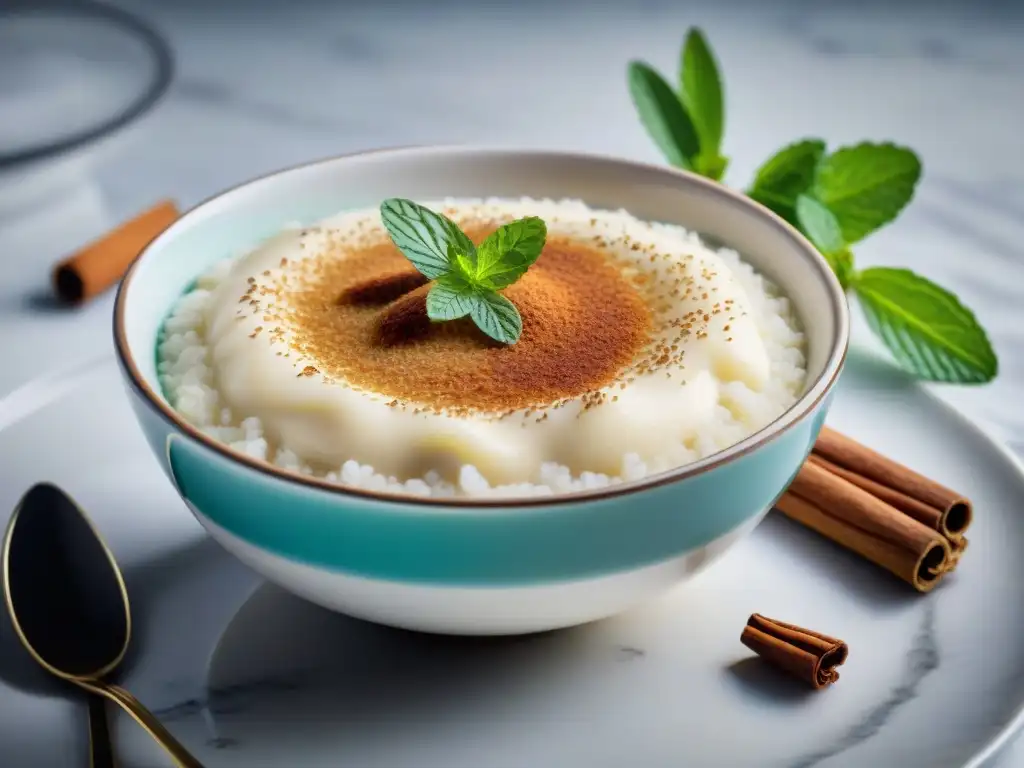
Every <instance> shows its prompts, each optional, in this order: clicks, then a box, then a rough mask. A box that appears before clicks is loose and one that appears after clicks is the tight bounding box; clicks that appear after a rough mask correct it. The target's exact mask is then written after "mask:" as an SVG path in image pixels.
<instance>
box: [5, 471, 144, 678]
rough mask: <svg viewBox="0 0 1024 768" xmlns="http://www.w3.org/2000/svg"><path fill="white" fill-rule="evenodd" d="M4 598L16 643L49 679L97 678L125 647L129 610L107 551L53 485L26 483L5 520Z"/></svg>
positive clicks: (88, 523)
mask: <svg viewBox="0 0 1024 768" xmlns="http://www.w3.org/2000/svg"><path fill="white" fill-rule="evenodd" d="M16 540H17V541H18V543H19V546H14V543H15V541H16ZM4 599H5V601H6V602H7V610H8V612H9V614H10V616H11V623H12V625H13V626H14V631H15V633H16V634H17V635H18V639H19V640H21V643H22V645H24V647H25V649H26V650H27V651H28V652H29V653H30V654H31V655H32V657H33V658H34V659H35V660H36V662H37V663H39V664H40V665H41V666H42V667H43V668H44V669H46V670H47V671H48V672H50V673H51V674H53V675H56V676H57V677H61V678H64V679H65V680H69V681H71V682H77V681H81V680H93V679H97V678H102V677H105V676H106V675H108V674H109V673H110V672H112V671H113V670H114V669H115V668H116V667H117V666H118V664H120V663H121V660H122V659H123V658H124V655H125V653H126V652H127V650H128V642H129V640H130V638H131V624H132V621H131V608H130V605H129V601H128V590H127V589H126V588H125V585H124V579H123V577H122V576H121V572H120V570H119V569H118V567H117V563H116V562H115V560H114V556H113V553H111V551H110V550H109V549H108V547H107V546H106V544H105V543H104V542H103V540H102V539H101V538H100V536H99V533H98V532H97V531H96V529H95V528H94V527H93V525H92V523H91V521H90V520H89V519H88V518H87V517H86V516H85V515H84V514H83V513H82V512H81V510H79V508H78V506H77V505H76V504H75V503H74V502H73V501H72V500H71V498H70V497H69V496H68V495H67V494H65V493H64V492H63V491H61V490H60V489H59V488H57V487H56V486H53V485H49V484H39V485H36V486H33V487H32V488H31V489H30V490H29V491H28V492H27V493H26V494H25V495H24V496H23V497H22V499H21V501H20V502H19V504H18V506H17V508H16V509H15V510H14V514H13V515H12V516H11V522H10V524H9V526H8V533H7V537H6V539H5V542H4Z"/></svg>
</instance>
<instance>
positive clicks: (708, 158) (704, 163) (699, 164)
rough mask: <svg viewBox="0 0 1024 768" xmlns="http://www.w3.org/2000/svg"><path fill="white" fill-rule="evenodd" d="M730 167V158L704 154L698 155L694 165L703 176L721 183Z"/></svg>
mask: <svg viewBox="0 0 1024 768" xmlns="http://www.w3.org/2000/svg"><path fill="white" fill-rule="evenodd" d="M728 167H729V158H727V157H722V155H719V154H717V153H716V154H713V155H706V154H704V153H703V152H702V153H701V154H699V155H697V159H696V161H695V163H694V170H695V171H697V173H699V174H700V175H701V176H707V177H708V178H709V179H714V180H715V181H720V180H721V178H722V177H723V176H724V175H725V169H726V168H728Z"/></svg>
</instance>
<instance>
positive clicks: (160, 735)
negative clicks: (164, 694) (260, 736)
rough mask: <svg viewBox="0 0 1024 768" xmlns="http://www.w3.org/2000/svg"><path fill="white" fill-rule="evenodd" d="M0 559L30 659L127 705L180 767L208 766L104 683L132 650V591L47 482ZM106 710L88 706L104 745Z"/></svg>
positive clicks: (22, 508)
mask: <svg viewBox="0 0 1024 768" xmlns="http://www.w3.org/2000/svg"><path fill="white" fill-rule="evenodd" d="M0 554H2V566H3V567H2V570H3V585H4V598H5V600H6V602H7V610H8V612H9V613H10V617H11V623H12V624H13V625H14V631H15V633H16V634H17V636H18V639H19V640H20V641H21V644H22V645H23V646H24V647H25V649H26V650H27V651H28V652H29V654H30V655H31V656H32V658H33V659H35V660H36V661H37V662H38V663H39V664H40V665H41V666H42V667H43V668H44V669H46V670H47V671H48V672H50V673H51V674H53V675H56V676H57V677H59V678H62V679H64V680H67V681H68V682H71V683H74V684H75V685H77V686H79V687H80V688H83V689H84V690H86V691H88V692H89V693H90V694H93V695H96V696H103V697H105V698H107V699H110V700H111V701H113V702H114V703H116V704H117V705H119V706H120V707H122V708H123V709H124V710H125V711H126V712H127V713H128V714H129V715H131V716H132V718H134V719H135V721H136V722H137V723H138V724H139V725H141V726H142V727H143V728H144V729H145V730H146V731H147V732H148V733H149V735H150V736H152V737H153V738H154V739H155V740H156V741H157V743H159V744H160V746H162V747H163V748H164V749H165V750H166V751H167V753H168V754H169V755H170V756H171V757H172V758H173V759H174V761H175V763H176V764H177V765H178V766H179V768H203V767H202V764H201V763H200V762H199V761H198V760H196V759H195V758H194V757H192V755H190V754H189V752H188V750H186V749H185V747H183V746H182V745H181V743H180V742H179V741H178V740H177V739H175V738H174V736H173V735H171V733H170V731H168V730H167V729H166V728H165V727H164V726H163V725H162V724H161V723H160V721H159V720H157V719H156V718H155V717H154V716H153V714H152V713H151V712H150V711H149V710H148V709H146V708H145V707H144V706H143V705H142V704H141V703H140V702H139V701H138V699H136V698H135V697H134V696H132V694H130V693H129V692H128V691H126V690H124V689H123V688H121V687H120V686H117V685H114V684H112V683H109V682H107V681H106V680H104V678H105V677H106V676H107V675H109V674H110V673H111V672H113V671H114V669H115V668H116V667H117V665H118V664H120V663H121V660H122V659H123V658H124V655H125V653H126V651H127V650H128V641H129V638H130V637H131V625H132V619H131V610H130V608H129V604H128V591H127V589H126V588H125V585H124V578H123V577H122V576H121V571H120V570H119V569H118V567H117V563H116V562H115V561H114V556H113V554H112V553H111V552H110V550H109V549H108V548H107V545H106V544H105V543H104V542H103V539H102V538H100V535H99V533H98V532H97V531H96V529H95V528H94V527H93V525H92V522H91V521H90V520H89V518H88V517H87V516H86V515H85V512H83V511H82V510H81V509H80V508H79V507H78V505H77V504H76V503H75V502H74V501H73V500H72V499H71V497H69V496H68V495H67V494H66V493H64V492H63V491H62V490H60V489H59V488H57V487H56V486H54V485H50V484H49V483H40V484H38V485H34V486H33V487H32V488H30V489H29V490H28V492H27V493H26V494H25V495H24V496H23V497H22V498H21V501H19V502H18V505H17V506H16V507H15V508H14V512H13V514H12V515H11V521H10V523H9V524H8V526H7V534H6V536H5V537H4V543H3V550H2V553H0ZM101 710H103V708H102V707H96V706H90V731H91V736H92V737H95V738H99V739H102V738H103V736H102V732H103V730H104V725H105V723H104V722H103V719H101V718H104V717H105V715H102V716H101V715H100V711H101ZM92 740H93V739H92V738H90V741H92ZM108 743H109V742H108ZM97 749H100V750H101V749H102V747H98V746H95V745H94V750H97ZM93 754H94V755H95V754H96V752H95V751H94V753H93Z"/></svg>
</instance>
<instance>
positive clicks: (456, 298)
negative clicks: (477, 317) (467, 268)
mask: <svg viewBox="0 0 1024 768" xmlns="http://www.w3.org/2000/svg"><path fill="white" fill-rule="evenodd" d="M475 301H476V296H475V295H474V293H473V288H472V286H471V285H470V284H469V283H468V282H466V280H465V279H464V278H463V277H462V276H461V275H458V274H455V273H454V272H451V273H449V274H447V275H441V276H440V277H439V278H437V280H436V281H435V282H434V284H433V285H432V286H431V287H430V292H429V293H428V294H427V317H429V318H430V319H431V320H434V321H440V320H457V319H458V318H460V317H465V316H466V315H468V314H469V313H470V312H471V311H472V310H473V304H474V303H475Z"/></svg>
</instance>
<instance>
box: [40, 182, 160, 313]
mask: <svg viewBox="0 0 1024 768" xmlns="http://www.w3.org/2000/svg"><path fill="white" fill-rule="evenodd" d="M178 216H179V213H178V209H177V206H175V204H174V203H173V202H172V201H171V200H162V201H161V202H159V203H157V204H156V205H155V206H153V207H152V208H150V209H149V210H147V211H145V212H143V213H141V214H139V215H138V216H136V217H135V218H133V219H131V220H130V221H127V222H125V223H124V224H122V225H121V226H119V227H117V229H115V230H113V231H112V232H109V233H107V234H106V235H104V236H103V237H101V238H99V239H98V240H96V241H95V242H92V243H90V244H89V245H87V246H85V247H84V248H82V249H81V250H79V251H78V252H76V253H73V254H71V256H69V257H68V258H66V259H65V260H64V261H62V262H60V263H59V264H57V266H56V267H54V270H53V289H54V292H55V293H56V294H57V298H58V299H60V300H61V301H63V302H65V303H67V304H81V303H82V302H84V301H87V300H88V299H90V298H92V297H93V296H95V295H96V294H98V293H101V292H103V291H105V290H106V289H107V288H109V287H110V286H112V285H114V284H115V283H116V282H118V281H119V280H120V279H121V278H122V277H124V273H125V272H126V271H128V267H129V266H130V265H131V263H132V262H133V261H134V260H135V257H136V256H138V255H139V253H141V252H142V249H143V248H145V247H146V246H147V245H148V244H149V242H150V241H151V240H152V239H153V238H155V237H156V236H157V235H159V234H160V233H161V232H163V231H164V230H165V229H167V227H169V226H170V225H171V224H172V223H173V222H174V221H175V220H176V219H177V218H178Z"/></svg>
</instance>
